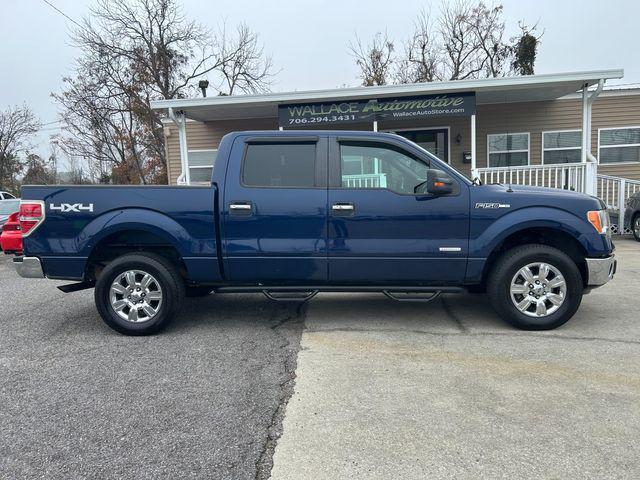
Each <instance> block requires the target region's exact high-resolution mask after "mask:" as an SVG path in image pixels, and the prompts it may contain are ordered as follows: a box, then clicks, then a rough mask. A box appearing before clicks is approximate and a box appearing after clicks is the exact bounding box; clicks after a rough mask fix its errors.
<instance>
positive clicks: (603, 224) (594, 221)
mask: <svg viewBox="0 0 640 480" xmlns="http://www.w3.org/2000/svg"><path fill="white" fill-rule="evenodd" d="M587 220H589V223H590V224H591V225H593V228H595V229H596V231H597V232H598V233H599V234H601V235H605V234H608V233H609V232H610V226H611V221H610V220H609V213H608V212H607V211H606V210H591V211H589V212H587Z"/></svg>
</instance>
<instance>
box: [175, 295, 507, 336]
mask: <svg viewBox="0 0 640 480" xmlns="http://www.w3.org/2000/svg"><path fill="white" fill-rule="evenodd" d="M238 322H240V323H243V324H254V325H256V326H257V325H260V326H265V325H267V326H271V327H272V328H275V327H279V326H282V325H283V324H286V323H299V322H304V324H305V330H307V331H315V330H340V329H345V330H367V329H374V330H380V329H388V330H406V331H408V332H410V331H414V330H423V331H451V332H456V331H457V332H464V331H466V330H467V329H468V328H474V329H475V328H476V327H484V328H490V329H492V330H494V329H499V330H502V329H504V330H509V329H510V327H508V326H507V325H505V324H504V322H502V321H501V320H500V318H499V317H498V316H497V315H496V313H495V312H494V311H493V309H492V308H491V306H490V305H489V302H488V299H487V297H486V295H478V294H459V295H458V294H455V295H442V296H440V297H439V298H437V299H435V300H434V301H432V302H429V303H423V302H420V303H417V302H398V301H393V300H391V299H389V298H387V297H385V296H384V295H382V294H370V293H366V294H355V293H348V294H347V293H345V294H342V293H340V294H337V293H321V294H318V295H317V296H316V297H315V298H313V299H312V300H310V301H309V302H307V303H304V304H300V303H299V302H274V301H271V300H269V299H267V298H265V297H264V296H263V295H261V294H220V295H215V294H213V295H209V296H208V297H204V298H196V299H189V301H187V302H185V308H184V309H183V311H182V313H181V314H180V316H179V318H176V321H175V322H173V324H172V326H171V327H170V329H169V330H171V331H182V330H189V329H192V328H201V327H202V326H204V325H207V324H215V325H218V326H221V325H231V324H234V323H238Z"/></svg>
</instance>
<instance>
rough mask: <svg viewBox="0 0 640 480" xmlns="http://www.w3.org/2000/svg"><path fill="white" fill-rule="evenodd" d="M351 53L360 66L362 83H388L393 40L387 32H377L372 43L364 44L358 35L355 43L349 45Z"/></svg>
mask: <svg viewBox="0 0 640 480" xmlns="http://www.w3.org/2000/svg"><path fill="white" fill-rule="evenodd" d="M349 50H350V51H351V55H352V56H353V58H355V60H356V64H357V65H358V67H359V68H360V79H361V80H362V85H363V86H365V87H371V86H374V85H386V84H387V83H389V81H390V79H391V74H392V72H391V67H392V64H393V50H394V47H393V42H392V41H391V40H390V39H389V36H388V35H387V33H386V32H385V33H380V32H378V33H376V34H375V36H374V37H373V39H372V41H371V43H369V44H366V45H363V44H362V42H361V41H360V38H358V36H357V35H356V39H355V42H354V43H351V44H350V45H349Z"/></svg>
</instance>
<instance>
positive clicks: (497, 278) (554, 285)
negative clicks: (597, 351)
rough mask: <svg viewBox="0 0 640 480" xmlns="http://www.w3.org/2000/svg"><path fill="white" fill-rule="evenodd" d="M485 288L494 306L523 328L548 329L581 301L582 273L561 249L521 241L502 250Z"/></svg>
mask: <svg viewBox="0 0 640 480" xmlns="http://www.w3.org/2000/svg"><path fill="white" fill-rule="evenodd" d="M487 284H488V285H487V290H488V293H489V299H490V300H491V304H492V305H493V308H494V309H495V310H496V311H497V312H498V313H499V314H500V316H501V317H502V318H504V319H505V320H506V321H507V322H509V323H510V324H512V325H513V326H515V327H517V328H520V329H523V330H550V329H553V328H556V327H559V326H560V325H563V324H564V323H566V322H567V321H568V320H569V319H570V318H571V317H572V316H573V315H574V314H575V313H576V311H577V310H578V307H579V306H580V302H581V301H582V294H583V282H582V275H580V271H579V270H578V267H577V266H576V264H575V263H574V261H573V260H572V259H571V258H570V257H569V256H567V255H566V254H565V253H563V252H562V251H560V250H558V249H556V248H553V247H549V246H546V245H522V246H519V247H515V248H513V249H512V250H509V251H508V252H506V253H504V254H503V256H502V257H500V258H499V259H498V261H497V262H496V264H495V266H494V267H493V270H492V271H491V273H490V275H489V278H488V282H487Z"/></svg>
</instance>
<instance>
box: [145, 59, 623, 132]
mask: <svg viewBox="0 0 640 480" xmlns="http://www.w3.org/2000/svg"><path fill="white" fill-rule="evenodd" d="M623 75H624V71H623V70H622V69H614V70H595V71H586V72H571V73H553V74H541V75H528V76H519V77H501V78H485V79H472V80H452V81H446V82H430V83H411V84H403V85H383V86H376V87H349V88H335V89H327V90H309V91H300V92H278V93H265V94H259V95H232V96H214V97H205V98H184V99H174V100H156V101H152V102H151V108H152V109H154V110H168V109H169V108H173V109H174V110H175V111H178V110H181V111H183V112H184V113H185V115H186V117H187V118H191V119H193V120H198V121H210V120H229V119H244V118H269V117H277V115H278V105H281V104H288V103H311V102H327V101H334V100H338V101H339V100H347V99H351V100H358V99H368V98H390V97H403V96H417V95H434V94H436V95H437V94H440V93H452V92H475V94H476V103H477V104H478V105H486V104H492V103H494V104H495V103H514V102H535V101H543V100H554V99H556V98H559V97H563V96H565V95H568V94H571V93H575V92H577V91H578V90H580V89H582V88H583V87H584V85H585V84H587V86H591V85H594V84H597V83H598V82H599V81H600V80H609V79H618V78H622V77H623Z"/></svg>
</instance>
